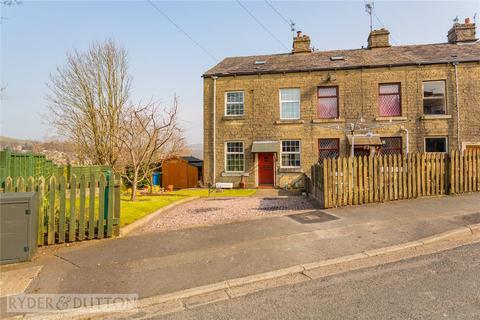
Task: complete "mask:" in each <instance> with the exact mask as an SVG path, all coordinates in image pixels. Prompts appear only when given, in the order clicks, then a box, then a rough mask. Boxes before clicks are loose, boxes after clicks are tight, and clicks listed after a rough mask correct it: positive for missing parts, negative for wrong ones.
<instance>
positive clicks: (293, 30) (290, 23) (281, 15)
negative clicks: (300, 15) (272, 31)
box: [265, 0, 295, 32]
mask: <svg viewBox="0 0 480 320" xmlns="http://www.w3.org/2000/svg"><path fill="white" fill-rule="evenodd" d="M265 3H266V4H268V6H269V7H270V8H272V10H273V11H275V13H276V14H278V16H279V17H280V18H281V19H282V20H283V21H285V23H286V24H288V26H289V27H290V31H292V32H295V22H293V20H288V19H287V18H285V16H284V15H283V14H282V13H281V12H280V11H278V10H277V9H276V8H275V7H274V6H273V4H271V3H270V2H269V1H268V0H265Z"/></svg>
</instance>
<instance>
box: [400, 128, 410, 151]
mask: <svg viewBox="0 0 480 320" xmlns="http://www.w3.org/2000/svg"><path fill="white" fill-rule="evenodd" d="M400 130H401V131H403V132H405V144H406V148H405V153H406V154H408V151H409V150H408V142H409V141H408V140H409V138H408V129H407V128H405V126H401V127H400Z"/></svg>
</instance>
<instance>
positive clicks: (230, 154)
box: [225, 141, 245, 172]
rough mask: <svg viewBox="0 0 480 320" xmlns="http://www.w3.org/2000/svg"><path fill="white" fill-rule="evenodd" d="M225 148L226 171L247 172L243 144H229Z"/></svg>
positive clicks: (238, 142) (236, 142)
mask: <svg viewBox="0 0 480 320" xmlns="http://www.w3.org/2000/svg"><path fill="white" fill-rule="evenodd" d="M225 148H226V152H225V171H227V172H243V171H244V170H245V154H244V151H243V142H241V141H235V142H227V143H226V146H225Z"/></svg>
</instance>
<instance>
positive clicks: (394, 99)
mask: <svg viewBox="0 0 480 320" xmlns="http://www.w3.org/2000/svg"><path fill="white" fill-rule="evenodd" d="M378 105H379V107H380V110H379V114H380V116H381V117H398V116H401V115H402V109H401V104H400V84H399V83H381V84H380V85H379V86H378Z"/></svg>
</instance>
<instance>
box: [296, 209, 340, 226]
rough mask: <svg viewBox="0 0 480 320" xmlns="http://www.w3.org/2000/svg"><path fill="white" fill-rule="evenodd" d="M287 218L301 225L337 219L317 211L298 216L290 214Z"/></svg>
mask: <svg viewBox="0 0 480 320" xmlns="http://www.w3.org/2000/svg"><path fill="white" fill-rule="evenodd" d="M287 217H289V218H290V219H292V220H294V221H296V222H298V223H301V224H309V223H322V222H327V221H332V220H337V219H339V218H337V217H335V216H332V215H331V214H328V213H325V212H323V211H318V210H317V211H310V212H305V213H299V214H291V215H288V216H287Z"/></svg>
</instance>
